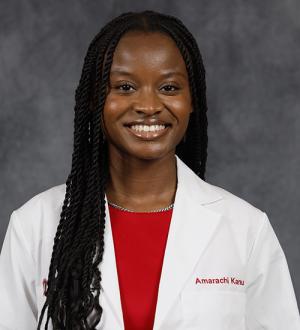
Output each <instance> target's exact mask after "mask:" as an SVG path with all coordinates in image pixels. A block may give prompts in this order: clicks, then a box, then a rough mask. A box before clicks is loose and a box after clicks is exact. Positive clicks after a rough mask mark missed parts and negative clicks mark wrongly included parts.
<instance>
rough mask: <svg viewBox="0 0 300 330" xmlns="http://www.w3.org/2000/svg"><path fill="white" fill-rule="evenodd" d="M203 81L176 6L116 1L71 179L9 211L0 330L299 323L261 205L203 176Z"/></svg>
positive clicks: (90, 67) (88, 71)
mask: <svg viewBox="0 0 300 330" xmlns="http://www.w3.org/2000/svg"><path fill="white" fill-rule="evenodd" d="M205 93H206V86H205V70H204V67H203V63H202V58H201V55H200V52H199V49H198V46H197V44H196V41H195V39H194V38H193V36H192V35H191V33H190V32H189V31H188V30H187V29H186V27H185V26H184V25H183V24H182V22H181V21H180V20H178V19H177V18H175V17H172V16H167V15H163V14H159V13H157V12H154V11H144V12H140V13H125V14H123V15H120V16H119V17H116V18H115V19H113V20H112V21H111V22H109V23H108V24H107V25H106V26H104V27H103V28H102V30H101V31H100V33H99V34H98V35H97V36H96V37H95V38H94V40H93V41H92V43H91V45H90V46H89V49H88V52H87V55H86V57H85V61H84V66H83V70H82V76H81V79H80V83H79V86H78V88H77V90H76V105H75V122H74V123H75V129H74V152H73V158H72V170H71V173H70V175H69V176H68V179H67V182H66V184H62V185H59V186H55V187H52V188H50V189H48V190H47V191H44V192H42V193H40V194H38V195H37V196H35V197H34V198H32V199H31V200H29V201H28V202H27V203H25V204H24V205H23V206H22V207H20V208H19V209H18V210H15V211H13V213H12V215H11V219H10V223H9V227H8V231H7V234H6V237H5V241H4V244H3V249H2V254H1V264H0V265H1V268H0V280H1V281H0V295H1V298H2V301H1V308H0V315H1V321H0V324H1V326H2V327H1V329H28V330H29V329H33V328H36V327H37V328H38V329H51V328H52V329H108V330H112V329H114V330H116V329H124V328H125V329H129V330H133V329H156V330H158V329H162V330H163V329H213V330H218V329H230V330H232V329H270V330H271V329H272V330H274V329H290V330H295V329H300V321H299V312H298V308H297V303H296V298H295V294H294V290H293V286H292V281H291V278H290V274H289V270H288V265H287V262H286V258H285V255H284V252H283V251H282V248H281V246H280V244H279V242H278V239H277V237H276V235H275V233H274V231H273V229H272V227H271V224H270V222H269V220H268V217H267V215H266V213H265V212H263V211H261V210H259V209H257V208H255V207H254V206H252V205H250V204H249V203H247V202H246V201H244V200H242V199H240V198H238V197H237V196H234V195H233V194H231V193H230V192H228V191H226V190H224V189H222V188H220V187H216V186H213V185H211V184H209V183H207V182H205V177H204V174H205V165H206V157H207V117H206V111H207V106H206V94H205ZM50 256H51V258H50ZM47 275H48V276H47ZM46 311H47V313H45V312H46ZM44 316H45V317H44Z"/></svg>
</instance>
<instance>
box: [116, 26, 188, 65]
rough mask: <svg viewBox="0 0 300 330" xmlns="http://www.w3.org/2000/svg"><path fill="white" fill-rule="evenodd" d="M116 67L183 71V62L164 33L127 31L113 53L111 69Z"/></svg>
mask: <svg viewBox="0 0 300 330" xmlns="http://www.w3.org/2000/svg"><path fill="white" fill-rule="evenodd" d="M118 67H126V68H129V69H130V68H134V69H135V70H138V69H139V68H144V69H174V68H177V69H181V70H184V71H185V62H184V60H183V57H182V55H181V53H180V50H179V49H178V47H177V45H176V43H175V41H174V40H173V39H172V38H171V37H170V36H168V35H166V34H165V33H160V32H147V33H146V32H140V31H129V32H127V33H126V34H124V35H123V36H122V37H121V39H120V40H119V42H118V44H117V46H116V49H115V52H114V55H113V62H112V69H111V70H112V71H113V70H114V69H116V68H118Z"/></svg>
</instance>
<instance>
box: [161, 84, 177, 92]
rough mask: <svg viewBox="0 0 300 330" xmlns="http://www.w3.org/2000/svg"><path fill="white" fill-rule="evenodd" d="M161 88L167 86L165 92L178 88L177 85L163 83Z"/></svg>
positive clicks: (174, 90)
mask: <svg viewBox="0 0 300 330" xmlns="http://www.w3.org/2000/svg"><path fill="white" fill-rule="evenodd" d="M162 88H167V89H166V90H165V91H166V92H176V91H177V90H178V89H179V88H178V87H177V86H175V85H171V84H168V85H165V86H163V87H162Z"/></svg>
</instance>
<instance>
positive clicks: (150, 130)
mask: <svg viewBox="0 0 300 330" xmlns="http://www.w3.org/2000/svg"><path fill="white" fill-rule="evenodd" d="M124 126H125V127H126V128H127V129H128V130H129V131H130V133H131V134H133V135H134V136H136V137H138V138H139V139H142V140H146V141H150V140H154V139H158V138H160V137H162V136H164V135H165V134H166V133H167V132H168V131H169V130H170V128H171V126H172V125H171V124H161V125H140V124H128V125H124Z"/></svg>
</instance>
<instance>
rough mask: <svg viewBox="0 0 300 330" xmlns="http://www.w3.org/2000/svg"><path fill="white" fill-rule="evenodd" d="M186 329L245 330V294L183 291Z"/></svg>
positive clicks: (217, 291) (223, 291) (218, 291)
mask: <svg viewBox="0 0 300 330" xmlns="http://www.w3.org/2000/svg"><path fill="white" fill-rule="evenodd" d="M181 302H182V312H183V318H184V325H185V327H184V329H189V330H196V329H199V330H200V329H201V330H245V329H246V325H245V305H246V294H245V293H244V292H241V291H240V292H237V291H229V290H228V291H226V290H197V291H191V290H189V291H183V292H182V294H181Z"/></svg>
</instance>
